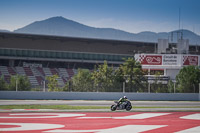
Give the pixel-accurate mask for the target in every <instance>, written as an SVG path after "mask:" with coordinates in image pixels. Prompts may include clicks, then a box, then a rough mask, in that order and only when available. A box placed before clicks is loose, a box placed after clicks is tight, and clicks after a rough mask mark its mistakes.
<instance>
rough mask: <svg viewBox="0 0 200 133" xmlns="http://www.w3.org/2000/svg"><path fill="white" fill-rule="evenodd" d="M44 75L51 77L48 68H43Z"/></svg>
mask: <svg viewBox="0 0 200 133" xmlns="http://www.w3.org/2000/svg"><path fill="white" fill-rule="evenodd" d="M43 71H44V74H45V76H52V75H53V74H52V72H51V70H50V68H43Z"/></svg>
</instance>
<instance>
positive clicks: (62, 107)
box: [0, 105, 109, 110]
mask: <svg viewBox="0 0 200 133" xmlns="http://www.w3.org/2000/svg"><path fill="white" fill-rule="evenodd" d="M0 109H59V110H62V109H66V110H67V109H68V110H70V109H72V110H80V109H109V107H105V106H70V105H0Z"/></svg>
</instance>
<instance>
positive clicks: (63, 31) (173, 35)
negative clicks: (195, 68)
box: [13, 16, 200, 45]
mask: <svg viewBox="0 0 200 133" xmlns="http://www.w3.org/2000/svg"><path fill="white" fill-rule="evenodd" d="M13 32H15V33H29V34H42V35H56V36H68V37H81V38H98V39H111V40H127V41H141V42H157V41H158V39H169V40H170V41H171V42H176V41H177V38H178V37H179V38H180V36H181V35H182V37H183V39H189V42H190V44H192V45H200V36H199V35H197V34H195V33H193V32H191V31H189V30H175V31H171V32H160V33H155V32H149V31H145V32H140V33H137V34H135V33H130V32H126V31H122V30H118V29H113V28H95V27H90V26H87V25H84V24H81V23H78V22H75V21H72V20H69V19H66V18H64V17H61V16H60V17H52V18H48V19H46V20H42V21H35V22H33V23H31V24H29V25H27V26H24V27H22V28H19V29H17V30H14V31H13Z"/></svg>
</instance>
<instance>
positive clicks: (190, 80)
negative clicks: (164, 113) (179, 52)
mask: <svg viewBox="0 0 200 133" xmlns="http://www.w3.org/2000/svg"><path fill="white" fill-rule="evenodd" d="M176 82H177V85H178V87H177V90H178V92H183V93H191V92H198V89H197V88H198V85H199V83H200V69H199V68H198V67H197V66H187V67H183V68H182V69H181V70H180V72H179V74H178V75H177V76H176Z"/></svg>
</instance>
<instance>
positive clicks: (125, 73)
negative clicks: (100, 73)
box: [116, 58, 146, 92]
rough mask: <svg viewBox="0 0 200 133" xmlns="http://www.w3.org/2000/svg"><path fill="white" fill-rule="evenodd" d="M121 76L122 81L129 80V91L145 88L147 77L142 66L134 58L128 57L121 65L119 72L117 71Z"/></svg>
mask: <svg viewBox="0 0 200 133" xmlns="http://www.w3.org/2000/svg"><path fill="white" fill-rule="evenodd" d="M116 73H117V75H118V76H120V78H119V79H118V80H120V81H123V82H125V81H128V88H129V90H128V91H129V92H132V91H135V92H137V91H139V89H140V88H144V84H145V81H146V80H145V77H144V72H143V71H142V66H141V64H140V63H139V62H137V61H136V60H135V59H134V58H128V59H127V60H125V62H124V63H123V64H122V65H120V67H119V69H118V72H116Z"/></svg>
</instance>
